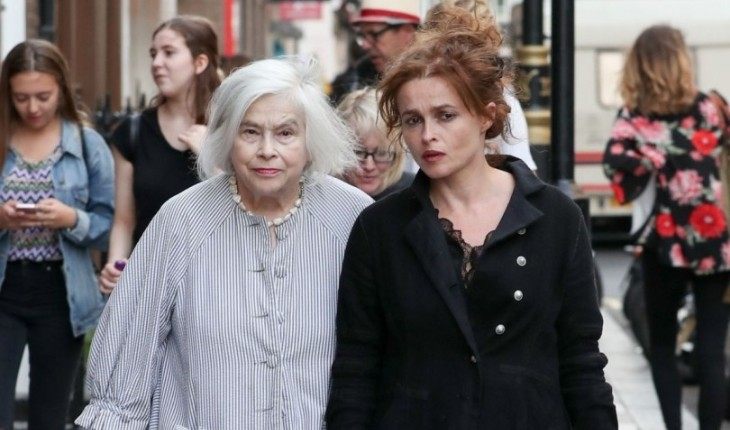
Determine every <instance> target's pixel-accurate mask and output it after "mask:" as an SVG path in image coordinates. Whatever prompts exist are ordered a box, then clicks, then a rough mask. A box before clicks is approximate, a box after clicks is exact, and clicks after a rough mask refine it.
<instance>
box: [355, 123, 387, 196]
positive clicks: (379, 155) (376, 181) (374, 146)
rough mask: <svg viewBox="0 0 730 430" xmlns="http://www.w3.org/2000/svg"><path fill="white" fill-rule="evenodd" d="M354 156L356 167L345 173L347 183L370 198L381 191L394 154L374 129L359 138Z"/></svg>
mask: <svg viewBox="0 0 730 430" xmlns="http://www.w3.org/2000/svg"><path fill="white" fill-rule="evenodd" d="M355 155H356V156H357V159H358V162H359V163H358V167H356V168H354V169H352V170H350V171H349V172H347V174H346V175H345V178H346V179H347V181H348V182H349V183H350V184H352V185H354V186H356V187H357V188H360V189H361V190H362V191H364V192H365V193H367V194H368V195H371V196H374V195H376V194H378V193H379V192H381V191H383V188H384V187H383V185H384V180H385V175H386V174H387V173H388V170H389V169H390V168H391V166H392V165H393V159H394V158H395V154H394V152H393V151H392V150H390V149H389V148H388V143H387V141H386V140H385V139H384V137H383V135H382V133H381V132H379V131H378V130H377V129H376V130H371V131H370V132H368V133H366V134H364V135H363V136H360V146H359V148H356V150H355Z"/></svg>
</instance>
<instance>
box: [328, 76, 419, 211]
mask: <svg viewBox="0 0 730 430" xmlns="http://www.w3.org/2000/svg"><path fill="white" fill-rule="evenodd" d="M338 109H339V111H340V114H341V115H342V117H343V118H344V119H345V121H347V122H348V123H349V124H350V127H352V129H353V130H355V134H356V135H357V139H358V142H359V143H360V145H359V146H358V147H357V148H356V149H355V156H356V157H357V159H358V161H359V163H358V166H357V167H356V168H354V169H350V170H349V171H347V172H346V173H345V175H344V177H343V179H344V180H346V181H347V182H348V183H350V184H351V185H353V186H355V187H357V188H359V189H361V190H362V191H364V192H365V193H367V194H368V195H369V196H370V197H372V198H373V199H375V200H379V199H381V198H383V197H385V196H387V195H390V194H393V193H395V192H397V191H400V190H402V189H405V188H407V187H408V186H409V185H410V184H411V182H413V178H414V177H415V175H414V174H413V173H410V172H404V171H403V167H404V165H405V153H404V151H403V148H402V147H401V146H400V145H398V144H394V143H392V142H390V141H389V140H388V138H387V135H386V131H385V128H384V127H385V126H384V123H383V121H382V119H380V118H379V117H378V103H377V97H376V95H375V90H373V89H372V88H363V89H361V90H357V91H353V92H352V93H350V94H348V95H347V97H345V99H344V100H342V103H340V105H339V106H338Z"/></svg>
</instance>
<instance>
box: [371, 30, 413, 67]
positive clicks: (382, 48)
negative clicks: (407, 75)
mask: <svg viewBox="0 0 730 430" xmlns="http://www.w3.org/2000/svg"><path fill="white" fill-rule="evenodd" d="M357 32H358V34H359V35H360V36H359V37H358V39H359V40H360V46H362V49H363V50H364V51H365V52H366V53H367V55H368V57H370V59H371V60H372V62H373V65H374V66H375V69H376V70H377V71H378V73H383V71H384V70H385V67H386V66H387V65H388V63H389V62H390V61H391V60H393V59H394V58H395V57H397V56H398V55H400V54H401V53H402V52H403V51H405V50H406V48H408V46H409V45H410V44H411V43H413V40H414V37H415V33H414V31H413V28H412V27H411V26H410V25H402V26H391V27H389V26H388V25H387V24H384V23H377V22H365V23H362V24H360V25H359V26H358V29H357Z"/></svg>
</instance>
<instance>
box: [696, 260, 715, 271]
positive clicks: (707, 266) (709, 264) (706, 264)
mask: <svg viewBox="0 0 730 430" xmlns="http://www.w3.org/2000/svg"><path fill="white" fill-rule="evenodd" d="M715 264H716V263H715V259H714V258H713V257H705V258H703V259H702V260H700V264H699V265H698V266H697V270H698V271H700V272H712V270H713V269H714V268H715Z"/></svg>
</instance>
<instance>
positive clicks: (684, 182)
mask: <svg viewBox="0 0 730 430" xmlns="http://www.w3.org/2000/svg"><path fill="white" fill-rule="evenodd" d="M669 193H670V194H671V196H672V200H674V201H676V202H677V203H679V204H680V205H688V204H690V203H692V201H694V200H695V199H697V198H698V197H700V196H701V195H702V177H701V176H700V175H699V174H698V173H697V171H696V170H677V172H676V173H675V174H674V176H673V177H672V179H671V180H670V181H669Z"/></svg>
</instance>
